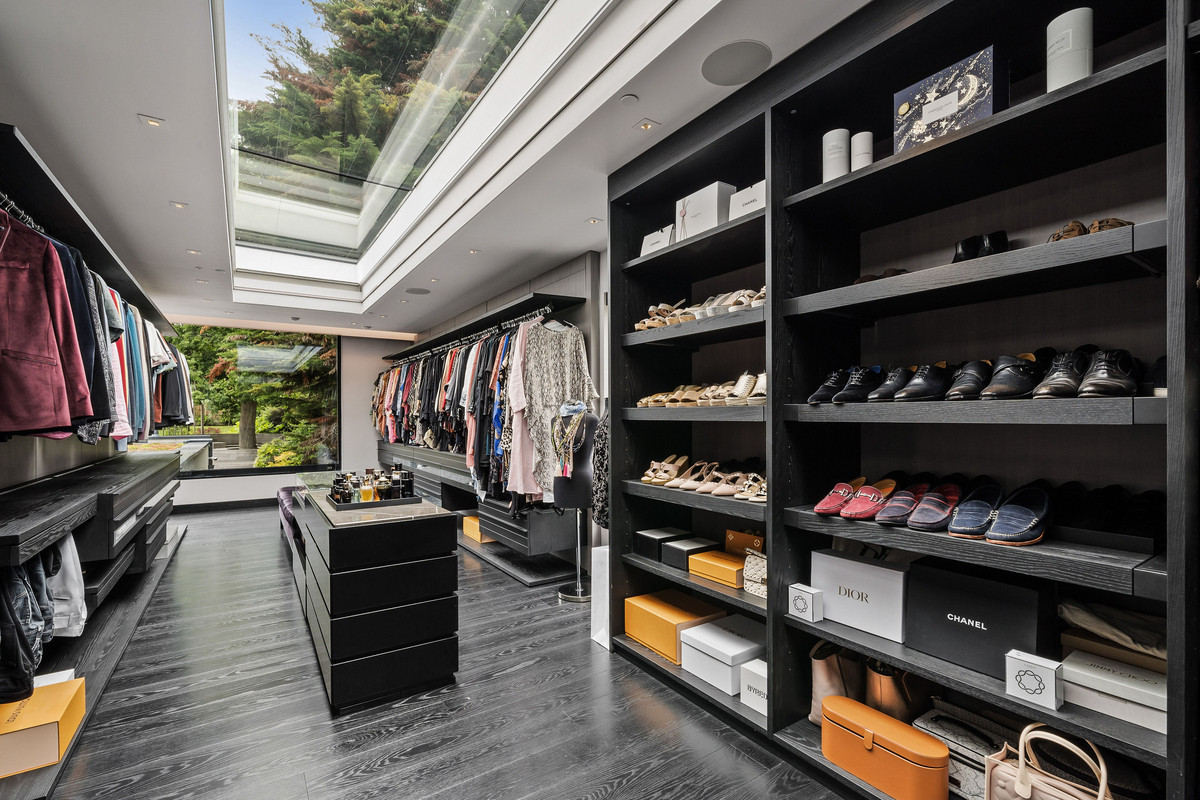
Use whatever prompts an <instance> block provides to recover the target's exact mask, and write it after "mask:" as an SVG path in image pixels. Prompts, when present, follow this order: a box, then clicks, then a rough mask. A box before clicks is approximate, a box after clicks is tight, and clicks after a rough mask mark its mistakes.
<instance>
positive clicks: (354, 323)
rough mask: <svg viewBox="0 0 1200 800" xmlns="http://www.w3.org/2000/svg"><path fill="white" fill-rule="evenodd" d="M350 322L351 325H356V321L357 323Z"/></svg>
mask: <svg viewBox="0 0 1200 800" xmlns="http://www.w3.org/2000/svg"><path fill="white" fill-rule="evenodd" d="M350 324H351V325H357V324H358V323H357V322H351V323H350Z"/></svg>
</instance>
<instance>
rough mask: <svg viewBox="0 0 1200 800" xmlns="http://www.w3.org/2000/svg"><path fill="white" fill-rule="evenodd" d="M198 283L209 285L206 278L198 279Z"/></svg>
mask: <svg viewBox="0 0 1200 800" xmlns="http://www.w3.org/2000/svg"><path fill="white" fill-rule="evenodd" d="M196 283H208V281H206V280H204V278H196Z"/></svg>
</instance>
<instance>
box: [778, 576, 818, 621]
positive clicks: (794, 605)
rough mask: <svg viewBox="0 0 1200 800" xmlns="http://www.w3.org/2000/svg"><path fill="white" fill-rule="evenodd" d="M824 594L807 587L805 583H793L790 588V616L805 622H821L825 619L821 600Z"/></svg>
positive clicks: (788, 611)
mask: <svg viewBox="0 0 1200 800" xmlns="http://www.w3.org/2000/svg"><path fill="white" fill-rule="evenodd" d="M823 596H824V592H822V591H821V590H820V589H814V588H812V587H811V586H805V585H804V584H803V583H793V584H792V585H791V586H789V587H788V610H787V613H788V616H791V617H796V618H797V619H802V620H804V621H805V622H820V621H821V620H823V619H825V613H824V611H823V610H822V607H821V606H822V602H821V598H822V597H823Z"/></svg>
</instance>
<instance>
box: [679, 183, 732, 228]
mask: <svg viewBox="0 0 1200 800" xmlns="http://www.w3.org/2000/svg"><path fill="white" fill-rule="evenodd" d="M735 191H737V189H736V188H735V187H733V186H732V185H730V184H728V183H721V182H720V181H718V182H717V183H710V184H709V185H708V186H705V187H704V188H703V189H701V190H700V191H698V192H692V193H691V194H689V195H688V196H687V197H685V198H683V199H682V200H676V201H675V241H677V242H682V241H683V240H684V239H686V238H688V237H689V236H695V235H696V234H698V233H704V232H705V231H707V230H709V229H711V228H715V227H717V226H718V225H723V224H724V223H726V222H728V221H729V198H730V197H732V196H733V193H734V192H735Z"/></svg>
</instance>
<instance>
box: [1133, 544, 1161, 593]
mask: <svg viewBox="0 0 1200 800" xmlns="http://www.w3.org/2000/svg"><path fill="white" fill-rule="evenodd" d="M1133 593H1134V594H1135V595H1137V596H1138V597H1146V598H1149V599H1151V600H1162V601H1163V602H1166V599H1167V554H1166V553H1162V554H1161V555H1157V556H1155V557H1154V558H1150V559H1147V560H1146V561H1144V562H1143V563H1142V564H1140V565H1139V566H1138V567H1137V569H1135V570H1134V571H1133Z"/></svg>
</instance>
